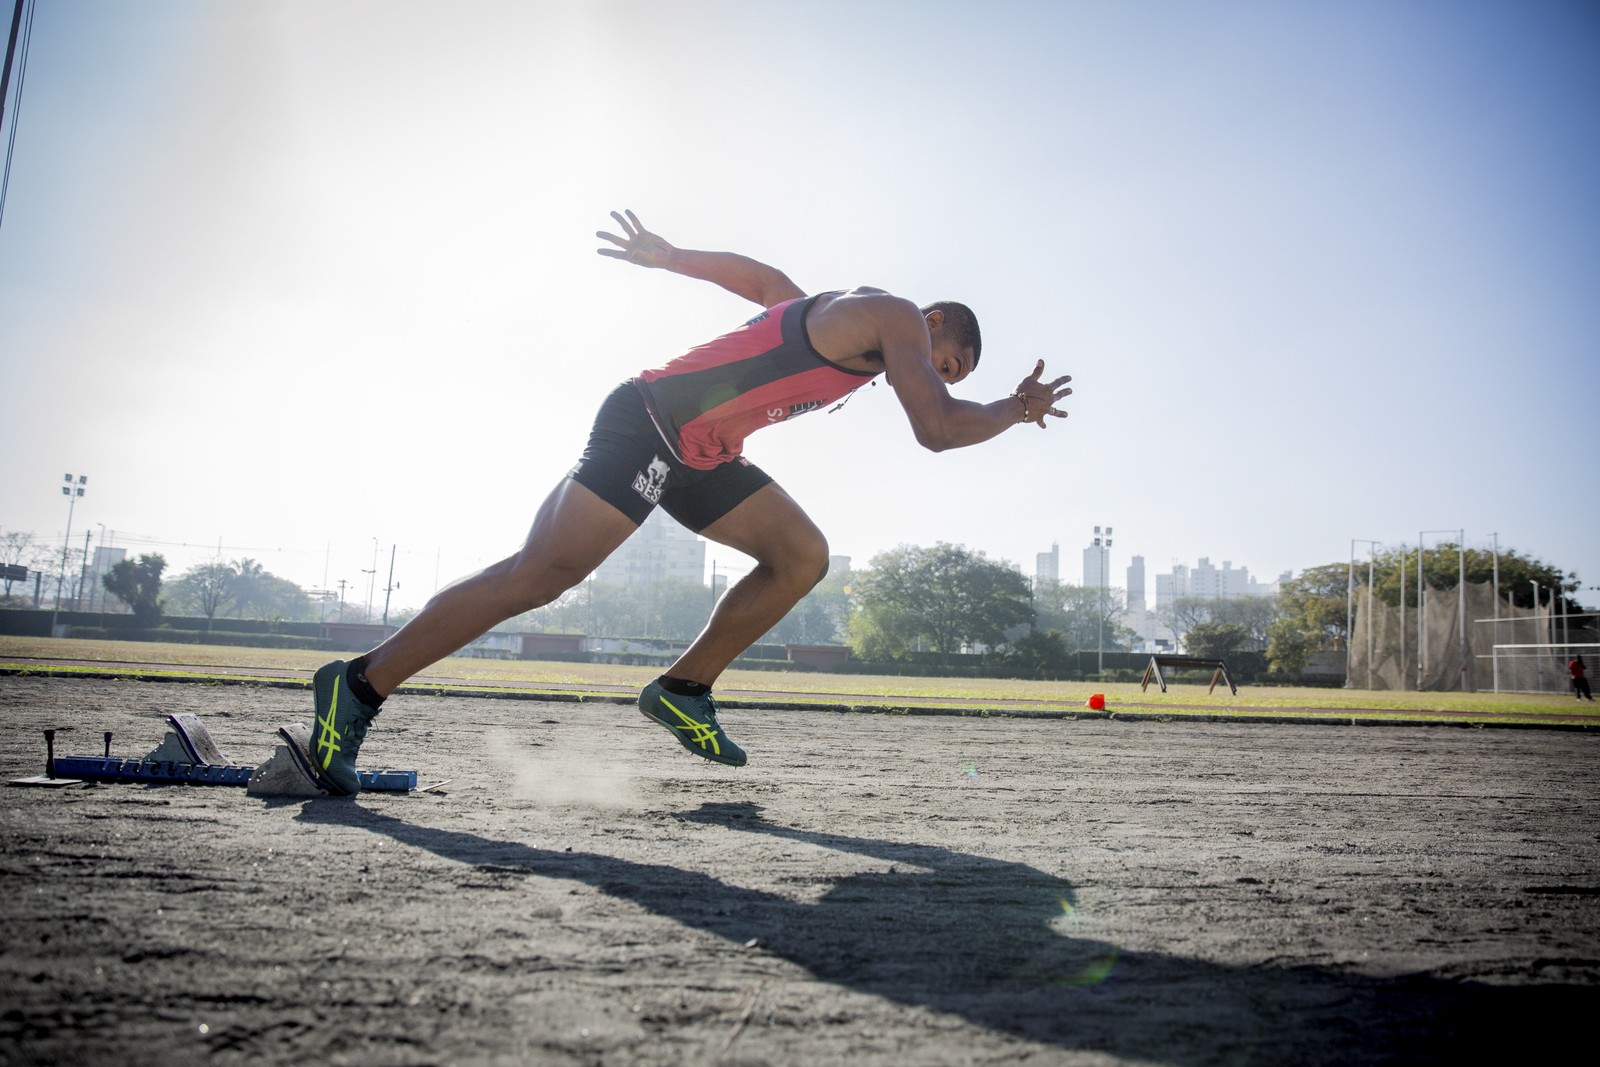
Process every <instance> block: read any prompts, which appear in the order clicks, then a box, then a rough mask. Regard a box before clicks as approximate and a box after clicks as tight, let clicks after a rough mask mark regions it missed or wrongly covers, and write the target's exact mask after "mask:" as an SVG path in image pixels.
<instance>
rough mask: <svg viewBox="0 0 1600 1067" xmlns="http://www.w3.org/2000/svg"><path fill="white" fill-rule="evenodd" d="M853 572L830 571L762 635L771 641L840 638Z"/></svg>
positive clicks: (802, 642) (848, 607)
mask: <svg viewBox="0 0 1600 1067" xmlns="http://www.w3.org/2000/svg"><path fill="white" fill-rule="evenodd" d="M857 577H859V576H858V575H857V574H856V572H854V571H851V570H843V571H840V572H838V573H832V572H830V573H829V574H828V575H827V577H825V578H823V579H822V581H820V582H818V583H817V587H816V588H815V589H813V590H811V592H809V593H807V594H806V596H805V597H804V599H802V600H801V601H800V603H798V604H796V605H795V606H794V607H793V608H791V609H790V610H789V614H787V615H785V616H784V617H783V619H782V620H780V621H779V623H778V625H776V626H774V627H773V628H772V630H771V631H770V632H769V633H768V634H767V636H766V637H765V638H764V640H766V641H770V642H772V643H774V644H785V645H831V644H836V643H837V642H839V641H840V640H841V638H843V637H844V631H845V630H846V629H847V628H848V620H849V618H850V611H851V608H852V605H853V604H854V597H853V595H852V593H853V590H854V585H853V583H854V581H855V579H856V578H857Z"/></svg>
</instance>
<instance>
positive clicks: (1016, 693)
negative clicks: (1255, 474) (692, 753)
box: [0, 637, 1600, 727]
mask: <svg viewBox="0 0 1600 1067" xmlns="http://www.w3.org/2000/svg"><path fill="white" fill-rule="evenodd" d="M327 659H328V653H325V652H317V651H303V650H292V649H260V648H240V647H233V646H213V645H188V644H155V643H142V642H131V641H80V640H73V639H52V638H18V637H0V670H7V671H13V672H15V671H34V670H39V669H48V670H51V671H53V672H59V673H71V672H72V671H73V670H75V669H76V670H79V671H88V672H94V673H101V674H103V673H108V672H110V673H120V674H127V675H131V676H138V677H149V678H160V679H163V680H184V679H192V680H195V681H205V680H212V679H217V678H221V677H227V678H230V679H232V680H234V681H238V680H240V679H241V678H245V679H248V678H250V677H252V672H260V673H259V677H260V678H262V679H263V680H270V681H274V682H278V683H282V682H283V680H284V677H283V676H284V673H285V672H289V673H290V675H291V677H293V676H294V675H295V674H304V675H305V676H307V677H309V674H310V672H311V671H313V670H314V669H315V668H316V667H318V666H320V665H321V664H322V663H324V662H326V660H327ZM40 661H47V662H46V663H45V664H41V663H40ZM69 664H74V665H79V666H77V667H76V668H75V667H73V666H69ZM655 673H657V672H656V671H655V670H654V669H653V668H650V667H628V666H616V665H607V664H585V663H556V662H542V661H524V660H490V659H468V658H452V659H447V660H444V661H442V662H441V663H439V664H436V665H435V666H434V667H433V668H430V669H429V671H428V672H427V673H426V674H424V675H422V676H420V677H419V678H418V679H416V680H415V682H414V685H413V687H412V688H413V690H414V691H418V692H428V691H436V690H438V689H440V688H441V687H444V686H448V687H449V688H451V689H452V690H453V691H461V690H462V689H468V690H471V689H483V690H490V691H497V690H507V691H519V692H524V691H525V692H530V693H540V692H545V693H558V694H566V695H570V696H572V697H573V698H575V699H577V698H582V697H584V696H588V695H595V696H600V695H608V694H610V695H614V694H615V693H616V692H618V691H626V690H630V689H636V688H638V687H639V686H641V685H643V684H644V683H645V682H646V681H648V680H649V679H650V678H651V677H653V676H654V674H655ZM1190 677H1191V678H1195V679H1196V680H1197V681H1199V682H1200V684H1177V685H1172V686H1170V687H1169V689H1168V691H1167V692H1166V693H1161V692H1159V691H1158V690H1157V689H1156V687H1154V686H1153V685H1152V686H1151V687H1150V688H1149V689H1148V690H1141V689H1140V687H1139V686H1138V685H1137V684H1134V683H1115V682H1055V681H1029V680H1024V679H1007V678H924V677H901V676H889V675H858V674H848V675H846V674H824V673H818V672H813V671H780V672H774V671H747V670H730V671H728V672H727V674H726V675H724V677H723V678H722V680H721V684H720V685H719V686H718V692H719V693H721V694H723V696H724V697H725V699H728V700H730V701H731V700H735V699H736V700H738V701H739V702H741V703H744V704H757V705H759V704H761V703H764V702H768V701H771V702H774V703H783V704H785V705H795V704H806V703H811V702H816V703H825V704H835V705H837V704H845V705H849V706H861V707H864V708H870V709H871V710H909V709H912V708H920V707H933V708H950V709H970V710H973V711H977V712H982V711H986V710H989V711H994V712H996V713H1004V712H1006V711H1007V710H1012V711H1015V710H1021V709H1029V710H1033V711H1036V712H1041V711H1042V712H1068V711H1073V710H1082V709H1083V708H1084V705H1085V703H1086V702H1087V700H1088V699H1089V697H1090V696H1091V695H1092V694H1094V693H1103V694H1104V695H1105V697H1106V703H1107V706H1108V708H1109V709H1110V710H1111V711H1112V712H1113V713H1117V712H1118V710H1119V709H1120V710H1122V711H1123V713H1125V714H1128V713H1135V712H1137V713H1144V714H1151V713H1156V714H1163V715H1172V716H1176V717H1182V716H1186V715H1187V716H1193V715H1205V716H1215V715H1227V716H1231V717H1238V718H1243V719H1248V718H1252V717H1272V718H1281V717H1284V716H1290V717H1300V716H1304V717H1306V718H1326V717H1328V716H1329V715H1335V716H1338V715H1343V714H1345V713H1350V714H1352V715H1356V714H1358V715H1359V716H1360V717H1361V718H1362V719H1363V720H1364V721H1383V720H1385V719H1397V720H1401V721H1410V720H1413V719H1415V718H1418V717H1425V718H1426V719H1427V720H1429V721H1451V722H1463V723H1484V724H1491V723H1497V722H1517V723H1523V724H1527V725H1544V726H1566V727H1587V726H1600V712H1597V711H1596V710H1595V709H1596V708H1597V707H1600V705H1596V704H1588V703H1586V704H1581V705H1579V704H1577V702H1575V701H1574V700H1572V698H1571V697H1568V696H1562V695H1554V694H1551V695H1530V694H1503V693H1502V694H1495V693H1435V692H1430V693H1413V692H1391V691H1367V690H1360V689H1325V688H1294V687H1275V686H1266V687H1260V686H1246V687H1241V688H1240V690H1239V693H1238V695H1237V696H1235V695H1233V694H1231V693H1229V692H1228V691H1227V689H1226V688H1225V687H1220V686H1219V687H1218V689H1217V691H1216V692H1215V693H1208V692H1207V688H1206V685H1205V682H1207V681H1209V678H1201V677H1200V676H1198V675H1191V676H1190Z"/></svg>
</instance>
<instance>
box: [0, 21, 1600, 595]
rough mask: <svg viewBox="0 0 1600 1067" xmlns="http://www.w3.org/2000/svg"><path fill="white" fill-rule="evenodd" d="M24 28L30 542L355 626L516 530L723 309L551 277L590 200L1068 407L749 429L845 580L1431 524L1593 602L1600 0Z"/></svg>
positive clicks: (599, 223) (1287, 551) (597, 269)
mask: <svg viewBox="0 0 1600 1067" xmlns="http://www.w3.org/2000/svg"><path fill="white" fill-rule="evenodd" d="M32 34H33V36H32V50H31V53H30V56H29V59H28V66H27V81H26V84H25V87H24V96H23V100H22V107H21V125H20V129H19V131H18V134H17V138H16V144H15V156H14V159H13V163H12V170H11V178H10V188H9V193H8V199H7V201H6V206H5V215H4V220H3V225H0V371H3V379H0V380H3V382H4V396H3V405H0V456H3V457H4V464H3V467H0V530H17V529H21V530H30V531H33V532H34V533H36V534H38V535H39V536H41V537H46V538H52V537H53V538H55V539H57V540H58V541H59V540H60V539H61V538H62V537H63V535H64V532H65V527H66V522H67V505H66V501H65V498H63V497H62V496H61V495H60V492H59V489H58V486H59V484H60V482H61V477H62V475H63V474H64V473H66V472H68V471H70V472H72V473H74V474H87V475H88V476H89V485H88V494H87V495H86V496H85V497H84V498H83V500H82V502H81V503H80V504H79V505H78V506H77V509H76V512H75V514H74V516H73V531H74V533H73V540H74V542H75V543H76V544H78V545H80V546H81V544H82V537H83V535H84V533H85V532H88V533H90V534H91V535H92V537H93V539H94V542H95V543H100V540H101V538H105V539H106V541H107V542H108V543H115V544H117V545H122V546H126V547H127V548H129V550H130V551H132V552H135V553H137V552H144V551H160V552H163V553H164V554H166V556H167V557H168V559H169V562H170V563H171V565H172V568H173V569H172V571H171V572H169V573H176V572H177V571H178V570H181V569H182V568H184V567H186V566H188V565H190V564H192V563H194V562H197V561H201V560H204V559H209V558H211V557H213V556H215V555H216V554H217V552H218V551H219V546H220V552H221V554H222V556H223V558H225V559H237V558H239V557H242V556H249V557H252V558H254V559H257V560H259V561H260V562H262V563H263V564H264V565H265V566H266V567H267V568H268V569H269V570H271V571H273V572H274V573H277V574H281V575H283V576H285V577H288V578H291V579H293V580H295V581H298V582H300V583H301V584H304V585H307V586H312V587H321V586H322V585H323V583H324V582H325V581H326V582H327V583H329V584H330V585H332V584H336V583H337V582H338V581H339V580H340V579H344V580H346V581H347V582H349V583H350V585H351V586H352V587H353V589H352V592H351V593H350V594H349V595H350V597H351V599H353V600H356V601H360V600H362V599H364V595H365V594H364V589H365V587H366V585H367V584H368V582H369V580H370V579H369V577H368V576H367V575H365V574H364V573H363V571H366V570H371V569H372V567H373V560H374V557H375V555H376V556H377V557H379V570H380V573H379V574H378V577H377V581H378V585H379V586H380V594H379V595H380V596H381V585H382V583H383V580H384V578H385V575H386V572H387V568H388V558H389V552H390V546H391V545H396V546H398V550H397V565H396V575H395V577H396V579H397V580H398V581H399V582H400V590H399V591H398V592H397V593H396V594H395V603H396V604H397V605H405V604H415V603H420V601H421V600H422V599H424V598H425V597H426V595H427V594H429V593H431V592H432V591H433V589H434V588H435V586H436V585H437V584H438V583H440V582H443V581H449V580H451V579H452V578H454V577H457V576H459V575H460V574H462V573H465V572H467V571H469V570H473V569H476V568H477V567H480V566H482V565H485V564H487V563H489V562H492V561H493V560H495V559H497V558H499V557H500V556H502V555H504V554H506V553H507V552H509V551H511V550H512V549H514V548H515V547H516V545H517V544H518V543H519V542H520V540H521V538H522V535H523V534H524V532H525V531H526V528H527V525H528V523H529V521H530V520H531V518H532V516H533V512H534V510H535V508H536V506H537V505H538V503H539V501H540V500H541V499H542V498H543V496H544V494H545V493H546V492H547V491H548V490H549V489H550V488H551V487H552V486H554V485H555V484H556V482H557V481H558V480H559V479H560V478H561V477H562V475H563V474H564V472H565V471H566V470H567V468H568V467H569V466H570V465H571V464H572V462H573V460H574V459H575V458H576V456H577V454H578V452H579V450H580V449H581V446H582V442H583V439H584V436H585V433H586V431H587V429H588V426H589V423H590V421H591V418H592V416H593V412H594V409H595V407H596V406H597V405H598V403H599V401H600V399H601V398H602V397H603V396H604V394H605V393H606V392H607V391H608V390H609V389H610V388H611V387H612V386H614V385H615V384H616V383H617V382H618V381H621V380H622V379H624V378H625V377H627V376H629V375H630V374H632V373H633V372H635V371H637V370H639V369H641V368H643V367H647V366H655V365H659V364H660V363H661V362H664V361H665V360H666V359H667V358H670V357H671V356H674V355H676V354H677V353H678V352H680V351H681V350H683V349H684V348H686V347H688V346H690V345H692V344H695V343H698V342H700V341H703V340H706V339H708V338H709V337H711V336H714V335H716V334H718V333H721V332H724V331H725V330H727V329H730V328H732V327H734V326H736V325H737V324H738V323H740V322H741V321H743V320H744V319H745V318H747V317H748V315H749V313H750V312H751V311H752V310H753V305H748V304H744V303H743V302H741V301H740V300H738V299H737V298H735V297H733V296H730V295H728V294H726V293H724V292H722V291H721V290H718V289H716V288H715V287H713V286H710V285H706V284H704V283H699V282H694V281H691V280H688V279H684V278H680V277H676V276H673V275H669V274H666V273H663V272H659V271H646V270H641V269H638V268H635V267H630V266H628V265H626V264H623V263H620V262H618V261H616V260H611V259H606V258H602V257H600V256H597V255H595V252H594V249H595V248H596V247H597V244H598V242H597V241H596V240H595V239H594V236H593V235H594V231H595V230H596V229H600V228H607V227H609V225H610V223H609V219H608V218H607V212H609V211H610V210H612V209H620V208H624V207H628V208H632V209H633V210H634V211H636V212H638V213H639V215H640V217H641V218H642V219H643V221H644V222H645V223H646V225H648V226H650V227H651V228H652V229H655V230H656V231H657V232H659V233H661V234H662V235H663V236H665V237H666V238H668V239H669V240H671V241H673V242H675V243H677V244H680V245H684V246H688V247H699V248H717V249H732V250H736V251H740V252H744V253H747V254H749V255H753V256H755V257H757V258H759V259H763V260H766V261H767V262H770V263H773V264H775V265H777V266H779V267H781V268H783V269H784V270H786V271H787V272H788V273H789V274H790V276H791V277H792V278H794V279H795V281H796V282H797V283H798V284H800V285H801V286H802V287H804V288H805V289H807V290H808V291H817V290H822V289H831V288H844V287H848V286H851V285H857V284H865V285H876V286H881V287H884V288H887V289H889V290H891V291H893V292H895V293H899V294H902V295H905V296H908V297H910V298H912V299H914V300H917V301H918V302H927V301H931V300H935V299H942V298H953V299H959V300H963V301H965V302H967V303H969V304H971V305H972V307H973V308H974V309H975V310H976V311H977V313H978V316H979V318H980V320H981V322H982V325H983V331H984V338H985V347H984V356H983V362H982V365H981V366H980V368H979V369H978V371H977V372H976V373H975V374H974V375H973V376H972V377H971V378H969V379H968V380H967V381H966V382H965V383H963V384H962V385H961V386H959V387H957V390H956V391H957V393H958V395H961V396H964V397H968V398H971V399H976V400H983V401H987V400H992V399H995V398H998V397H1001V396H1004V395H1006V394H1007V393H1009V392H1010V391H1011V390H1012V389H1013V388H1014V387H1015V385H1016V383H1017V381H1018V380H1019V379H1020V378H1021V377H1022V376H1023V375H1024V374H1025V373H1026V372H1027V371H1029V370H1030V369H1031V367H1032V363H1033V361H1034V360H1035V359H1036V358H1038V357H1043V358H1044V359H1045V361H1046V366H1047V371H1048V373H1050V374H1052V375H1053V374H1057V373H1070V374H1072V375H1073V376H1074V386H1075V387H1076V390H1077V392H1076V394H1075V395H1074V396H1073V397H1072V398H1071V399H1070V402H1069V405H1068V406H1069V410H1070V412H1071V417H1070V418H1068V419H1067V420H1065V421H1061V422H1053V423H1052V425H1051V426H1050V428H1049V430H1048V431H1045V432H1041V431H1039V430H1037V429H1034V428H1032V427H1027V426H1023V427H1019V428H1018V429H1016V430H1013V431H1010V432H1008V433H1007V434H1005V435H1004V436H1002V437H1001V438H1000V439H998V440H996V441H994V442H991V443H989V444H986V445H981V446H978V447H975V448H972V449H967V450H962V451H959V452H954V453H944V454H941V455H934V454H931V453H927V452H923V451H921V450H920V449H919V448H918V447H917V445H916V443H915V442H914V440H913V439H912V435H911V433H910V430H909V428H908V426H907V424H906V420H905V418H904V416H903V415H902V413H901V412H900V410H899V408H898V406H897V405H896V403H895V402H894V398H893V395H892V393H891V391H890V390H889V389H888V388H887V387H886V386H883V385H879V386H877V387H876V388H873V389H868V390H863V391H862V392H861V393H860V394H858V395H857V396H856V397H855V398H854V399H853V400H852V401H851V402H850V404H849V406H847V407H846V408H844V409H843V410H842V411H840V412H838V413H836V414H821V413H818V414H812V415H808V416H806V417H805V418H803V419H800V420H798V421H796V422H795V423H794V424H792V425H788V426H782V427H778V428H775V429H772V430H768V431H763V432H762V433H760V434H758V435H756V436H755V437H754V438H752V439H751V441H750V443H749V448H748V454H749V456H750V457H751V459H753V460H754V461H755V462H756V463H759V464H760V465H761V466H763V467H764V468H766V469H767V470H768V471H769V472H770V473H772V474H773V475H774V476H775V477H776V478H777V479H778V480H779V481H780V482H781V483H782V484H783V485H784V486H785V487H786V488H788V489H789V490H790V492H792V493H793V494H794V495H795V496H796V498H797V499H799V500H800V502H801V503H802V504H803V505H804V506H806V507H807V509H808V510H809V511H810V512H811V514H812V515H813V517H814V518H815V519H816V520H817V521H818V523H819V524H820V525H821V526H822V527H823V529H824V530H825V531H827V532H828V534H829V536H830V540H831V544H832V547H833V551H834V552H836V553H841V554H845V555H849V556H852V557H854V559H855V561H856V563H857V565H865V564H866V563H867V562H868V560H869V559H870V557H871V556H872V555H874V554H875V553H877V552H880V551H882V550H884V549H887V548H891V547H893V546H894V545H896V544H898V543H902V542H908V543H914V544H922V545H930V544H933V543H934V542H936V541H949V542H956V543H962V544H966V545H970V546H972V547H975V548H981V549H983V550H984V551H986V552H987V553H988V554H989V555H990V556H991V557H992V558H1000V559H1009V560H1012V561H1015V562H1018V563H1020V564H1022V566H1023V569H1024V570H1025V571H1026V572H1027V573H1030V574H1031V573H1032V571H1033V565H1034V554H1035V553H1037V552H1040V551H1046V550H1048V549H1049V547H1050V545H1051V543H1052V542H1059V543H1060V544H1061V546H1062V554H1063V563H1062V569H1063V577H1065V578H1067V579H1069V580H1076V578H1077V577H1078V576H1079V574H1080V570H1079V566H1080V564H1079V551H1080V550H1081V549H1082V547H1083V546H1084V545H1085V544H1087V543H1088V539H1089V537H1090V536H1091V530H1092V527H1093V526H1094V525H1096V524H1110V525H1112V526H1114V527H1115V529H1116V534H1115V547H1114V548H1113V550H1112V559H1111V564H1112V574H1113V575H1114V576H1115V577H1116V578H1117V579H1118V584H1120V576H1121V575H1122V573H1123V568H1124V567H1126V565H1127V562H1128V559H1129V557H1130V556H1131V555H1133V554H1135V553H1137V554H1140V555H1143V556H1144V557H1145V560H1146V570H1147V574H1148V575H1150V576H1152V577H1151V578H1149V584H1150V587H1151V589H1152V591H1153V588H1154V580H1153V575H1154V574H1155V573H1157V572H1162V571H1166V570H1168V569H1170V567H1171V565H1172V563H1173V562H1175V561H1176V562H1184V563H1188V564H1190V565H1193V564H1194V562H1195V560H1196V559H1197V558H1198V557H1201V556H1206V557H1209V558H1211V560H1212V561H1213V562H1214V563H1217V564H1220V563H1221V562H1222V561H1224V560H1229V561H1232V562H1233V564H1234V565H1235V566H1247V567H1248V568H1249V569H1250V571H1251V573H1252V574H1253V575H1254V576H1256V577H1257V578H1260V579H1264V580H1265V579H1271V578H1273V577H1276V575H1277V574H1278V573H1279V572H1281V571H1286V570H1293V571H1296V572H1298V571H1299V570H1301V569H1303V568H1305V567H1308V566H1315V565H1318V564H1322V563H1327V562H1333V561H1342V560H1345V559H1347V558H1348V557H1349V555H1350V550H1351V540H1352V539H1353V538H1361V539H1374V540H1378V541H1381V542H1384V543H1387V544H1393V543H1399V542H1406V543H1411V544H1415V542H1416V540H1417V536H1418V532H1419V531H1420V530H1440V529H1449V530H1455V529H1465V531H1466V536H1467V540H1468V543H1469V544H1471V545H1474V546H1480V545H1481V546H1484V547H1487V546H1488V545H1489V543H1490V538H1491V535H1493V534H1498V535H1499V543H1500V545H1501V546H1502V547H1503V548H1504V547H1511V548H1515V549H1517V550H1519V551H1522V552H1525V553H1530V554H1533V555H1535V556H1538V557H1540V558H1542V559H1544V560H1546V561H1548V562H1550V563H1553V564H1555V565H1557V566H1560V567H1563V568H1566V569H1568V570H1573V571H1576V572H1578V574H1579V575H1580V577H1581V578H1582V580H1583V582H1584V584H1585V586H1588V587H1593V586H1600V505H1597V489H1600V487H1597V485H1596V477H1597V474H1596V470H1597V466H1596V458H1597V456H1600V197H1597V195H1596V190H1600V5H1596V4H1595V3H1593V2H1582V0H1574V2H1549V0H1531V2H1530V0H1516V2H1511V0H1506V2H1501V3H1473V2H1469V0H1448V2H1436V3H1430V2H1423V0H1410V2H1403V3H1397V2H1390V0H1384V2H1361V0H1338V2H1334V0H1328V2H1324V3H1301V2H1292V0H1268V2H1261V3H1224V2H1215V3H1122V2H1118V3H1111V2H1109V0H1108V2H1101V3H1071V2H1062V3H1057V2H1052V3H1009V2H1005V0H994V2H989V3H984V4H974V3H970V2H960V3H938V2H923V3H910V2H904V3H902V2H873V0H855V2H851V3H835V2H831V0H823V2H812V3H809V4H805V5H796V4H793V3H790V2H783V3H779V2H769V0H732V2H671V0H651V2H637V3H620V2H616V3H605V2H595V3H580V2H570V3H543V4H536V3H524V2H512V0H503V2H479V3H472V2H450V3H445V2H442V0H412V2H388V3H377V2H354V0H305V2H282V0H252V2H249V3H217V2H215V0H140V2H137V3H136V2H134V0H119V2H93V0H37V9H36V14H35V18H34V21H33V28H32ZM14 103H15V102H14V101H8V106H7V118H8V119H9V117H10V115H11V113H12V109H13V107H14ZM102 528H103V529H102ZM1437 539H1438V535H1435V534H1430V535H1429V542H1430V543H1432V542H1433V541H1435V540H1437ZM1358 551H1360V552H1363V553H1364V552H1365V551H1366V546H1365V545H1361V546H1358ZM714 555H715V557H716V558H717V559H718V560H719V569H720V570H721V571H723V572H727V571H729V570H734V571H740V570H743V569H745V568H746V567H747V566H748V564H747V563H746V562H744V561H743V559H742V557H738V556H737V555H736V554H733V553H731V552H727V551H724V550H719V551H717V552H715V553H714ZM358 589H359V590H362V593H361V594H360V595H357V593H356V591H355V590H358ZM1581 597H1582V599H1584V600H1585V601H1586V602H1589V603H1595V602H1597V601H1600V594H1596V593H1593V592H1585V593H1583V594H1581Z"/></svg>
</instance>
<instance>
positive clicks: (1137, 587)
mask: <svg viewBox="0 0 1600 1067" xmlns="http://www.w3.org/2000/svg"><path fill="white" fill-rule="evenodd" d="M1124 588H1125V589H1126V590H1127V592H1128V610H1129V611H1143V610H1144V608H1145V601H1144V557H1143V556H1134V557H1133V562H1131V563H1129V564H1128V584H1127V585H1126V586H1124Z"/></svg>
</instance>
